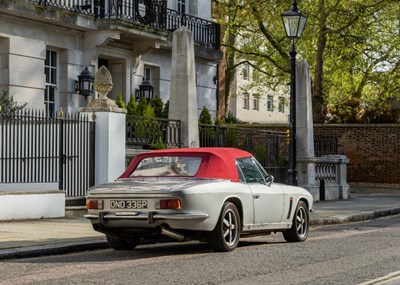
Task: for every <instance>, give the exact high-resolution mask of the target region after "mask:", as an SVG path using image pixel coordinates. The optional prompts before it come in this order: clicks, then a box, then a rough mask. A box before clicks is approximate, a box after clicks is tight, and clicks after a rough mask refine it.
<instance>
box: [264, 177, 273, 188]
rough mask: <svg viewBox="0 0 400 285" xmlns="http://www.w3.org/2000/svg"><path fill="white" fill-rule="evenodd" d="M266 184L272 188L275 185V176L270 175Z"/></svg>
mask: <svg viewBox="0 0 400 285" xmlns="http://www.w3.org/2000/svg"><path fill="white" fill-rule="evenodd" d="M265 182H266V183H267V186H268V187H270V186H271V185H272V183H274V176H272V175H268V176H267V177H265Z"/></svg>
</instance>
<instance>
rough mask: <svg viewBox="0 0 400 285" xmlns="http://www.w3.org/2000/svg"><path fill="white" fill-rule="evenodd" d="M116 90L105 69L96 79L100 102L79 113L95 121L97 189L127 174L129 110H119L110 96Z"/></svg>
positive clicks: (99, 71) (95, 102) (100, 69)
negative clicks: (126, 145)
mask: <svg viewBox="0 0 400 285" xmlns="http://www.w3.org/2000/svg"><path fill="white" fill-rule="evenodd" d="M112 86H113V83H112V78H111V73H110V72H109V71H108V69H107V68H106V67H105V66H102V67H100V68H99V70H98V71H97V73H96V76H95V78H94V89H95V91H97V92H98V93H99V98H98V99H94V100H92V101H91V102H90V103H89V105H88V106H87V107H84V108H82V109H81V110H80V112H82V113H87V115H88V117H89V118H92V120H93V121H95V123H96V124H95V185H99V184H103V183H107V182H111V181H113V180H115V179H116V178H118V177H119V176H120V175H121V174H122V172H123V171H124V170H125V135H126V133H125V131H126V123H125V121H126V110H125V109H121V108H118V106H117V105H116V104H115V101H114V100H111V99H108V98H107V94H108V92H110V91H111V89H112Z"/></svg>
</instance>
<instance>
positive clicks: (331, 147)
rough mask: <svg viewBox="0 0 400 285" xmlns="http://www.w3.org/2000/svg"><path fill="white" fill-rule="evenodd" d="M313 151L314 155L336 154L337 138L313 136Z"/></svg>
mask: <svg viewBox="0 0 400 285" xmlns="http://www.w3.org/2000/svg"><path fill="white" fill-rule="evenodd" d="M314 152H315V156H316V157H321V156H323V155H330V154H338V143H337V138H336V137H327V136H317V135H316V136H314Z"/></svg>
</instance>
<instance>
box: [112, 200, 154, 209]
mask: <svg viewBox="0 0 400 285" xmlns="http://www.w3.org/2000/svg"><path fill="white" fill-rule="evenodd" d="M110 208H111V209H147V201H146V200H111V201H110Z"/></svg>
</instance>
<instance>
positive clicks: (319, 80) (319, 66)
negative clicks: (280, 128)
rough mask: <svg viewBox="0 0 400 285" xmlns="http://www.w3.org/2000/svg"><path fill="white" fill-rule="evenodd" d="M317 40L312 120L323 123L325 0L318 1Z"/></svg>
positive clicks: (324, 108) (324, 109) (324, 107)
mask: <svg viewBox="0 0 400 285" xmlns="http://www.w3.org/2000/svg"><path fill="white" fill-rule="evenodd" d="M319 16H320V18H319V21H318V22H319V23H318V26H319V27H318V31H319V32H318V42H317V52H316V64H315V74H314V92H313V120H314V123H324V121H325V111H326V106H325V104H324V101H325V100H324V86H323V85H324V52H325V47H326V41H327V39H326V33H327V27H326V14H325V1H324V0H321V1H319Z"/></svg>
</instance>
